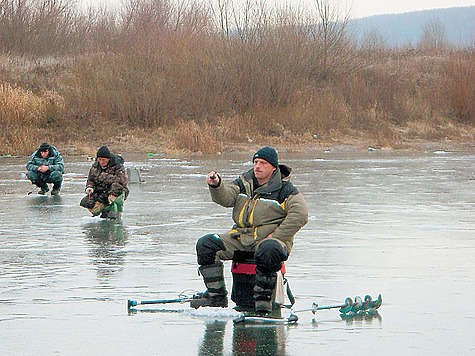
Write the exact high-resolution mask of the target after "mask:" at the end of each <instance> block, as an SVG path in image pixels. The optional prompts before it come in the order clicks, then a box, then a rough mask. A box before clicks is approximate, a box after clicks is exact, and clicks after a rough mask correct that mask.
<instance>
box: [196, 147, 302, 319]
mask: <svg viewBox="0 0 475 356" xmlns="http://www.w3.org/2000/svg"><path fill="white" fill-rule="evenodd" d="M252 161H253V168H252V169H251V170H249V171H248V172H245V173H243V174H242V175H241V176H240V177H239V178H237V179H235V180H234V181H233V182H232V183H230V184H225V183H224V182H222V180H221V177H220V176H219V174H217V173H216V172H213V171H211V172H210V173H209V174H208V176H207V178H206V181H207V183H208V187H209V190H210V193H211V198H212V199H213V201H214V202H215V203H217V204H220V205H222V206H224V207H232V208H233V220H234V226H233V228H232V229H231V230H230V231H228V232H227V233H225V234H221V235H217V234H208V235H204V236H202V237H200V238H199V239H198V241H197V243H196V252H197V257H198V264H199V265H200V267H199V271H200V274H201V275H202V276H203V280H204V283H205V285H206V287H207V290H206V291H205V292H202V293H198V294H195V295H194V296H193V300H192V301H191V304H190V305H191V306H192V307H193V308H199V307H200V306H214V307H227V306H228V300H227V291H226V286H225V283H224V271H223V263H222V262H221V261H222V260H231V259H232V258H233V255H234V252H235V251H237V250H239V251H246V252H254V258H255V261H256V283H255V287H254V300H255V309H256V312H260V313H268V312H270V311H272V301H271V298H272V292H273V290H274V288H275V286H276V282H277V275H276V272H277V271H278V270H280V268H281V267H282V262H283V261H286V260H287V258H288V257H289V254H290V251H291V249H292V245H293V242H294V235H295V234H296V233H297V231H299V230H300V228H301V227H302V226H304V225H305V224H306V223H307V220H308V208H307V204H306V202H305V199H304V197H303V195H302V194H301V193H300V192H299V191H298V190H297V188H295V187H294V186H293V185H292V183H290V172H291V169H290V168H289V167H287V166H285V165H279V163H278V158H277V152H276V150H275V149H274V148H272V147H263V148H261V149H260V150H258V151H257V152H256V153H255V154H254V156H253V157H252Z"/></svg>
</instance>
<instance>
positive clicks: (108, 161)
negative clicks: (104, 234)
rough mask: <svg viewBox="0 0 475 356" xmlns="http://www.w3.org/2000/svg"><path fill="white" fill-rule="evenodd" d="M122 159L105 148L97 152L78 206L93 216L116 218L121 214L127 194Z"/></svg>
mask: <svg viewBox="0 0 475 356" xmlns="http://www.w3.org/2000/svg"><path fill="white" fill-rule="evenodd" d="M123 163H124V159H123V158H122V157H121V156H120V155H118V154H113V153H112V152H111V151H110V150H109V148H108V147H107V146H101V147H100V148H99V150H97V159H96V161H95V162H94V163H93V164H92V167H91V169H90V170H89V176H88V177H87V183H86V194H87V195H86V196H85V197H84V198H83V199H82V200H81V203H80V205H81V206H82V207H84V208H87V209H89V211H90V212H91V213H92V215H93V216H96V215H99V214H101V218H110V219H115V218H117V215H116V214H117V213H121V212H122V207H123V204H124V200H125V199H126V198H127V195H128V194H129V189H128V188H127V174H126V173H125V168H124V164H123Z"/></svg>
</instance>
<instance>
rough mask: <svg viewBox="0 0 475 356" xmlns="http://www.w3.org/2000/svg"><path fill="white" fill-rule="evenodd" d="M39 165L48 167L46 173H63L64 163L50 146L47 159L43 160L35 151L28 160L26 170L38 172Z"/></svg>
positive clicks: (54, 148)
mask: <svg viewBox="0 0 475 356" xmlns="http://www.w3.org/2000/svg"><path fill="white" fill-rule="evenodd" d="M41 165H45V166H48V167H49V171H48V173H51V172H54V171H58V172H61V173H64V163H63V157H61V154H60V153H59V151H58V150H57V149H56V147H53V146H50V148H49V153H48V157H47V158H43V157H42V156H41V152H40V151H39V149H37V150H36V151H35V152H33V154H32V155H31V157H30V160H29V161H28V163H27V164H26V169H27V170H29V171H31V172H37V173H40V172H38V168H39V167H40V166H41Z"/></svg>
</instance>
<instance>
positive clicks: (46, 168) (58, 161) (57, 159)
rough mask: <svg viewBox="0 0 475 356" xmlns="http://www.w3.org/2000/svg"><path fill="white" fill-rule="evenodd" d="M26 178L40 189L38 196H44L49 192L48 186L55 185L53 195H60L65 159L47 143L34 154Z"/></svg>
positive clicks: (28, 165)
mask: <svg viewBox="0 0 475 356" xmlns="http://www.w3.org/2000/svg"><path fill="white" fill-rule="evenodd" d="M26 169H27V170H28V171H27V172H26V176H27V177H28V179H29V180H31V183H32V184H35V185H36V186H38V188H40V190H39V191H38V194H41V195H44V194H46V193H47V192H48V191H49V188H48V184H46V183H53V190H52V191H51V195H57V194H59V191H60V189H61V183H62V182H63V173H64V164H63V157H61V154H60V153H59V151H58V150H57V149H56V147H53V146H50V145H49V144H47V143H46V142H44V143H42V144H41V145H40V147H39V148H38V149H37V150H36V151H35V152H33V154H32V155H31V157H30V160H29V161H28V163H27V164H26Z"/></svg>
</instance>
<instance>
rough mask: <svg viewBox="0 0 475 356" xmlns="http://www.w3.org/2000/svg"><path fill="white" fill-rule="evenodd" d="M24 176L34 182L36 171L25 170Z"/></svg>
mask: <svg viewBox="0 0 475 356" xmlns="http://www.w3.org/2000/svg"><path fill="white" fill-rule="evenodd" d="M26 177H27V178H28V179H29V180H31V182H32V183H36V181H37V180H38V173H36V172H32V171H28V172H26Z"/></svg>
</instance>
